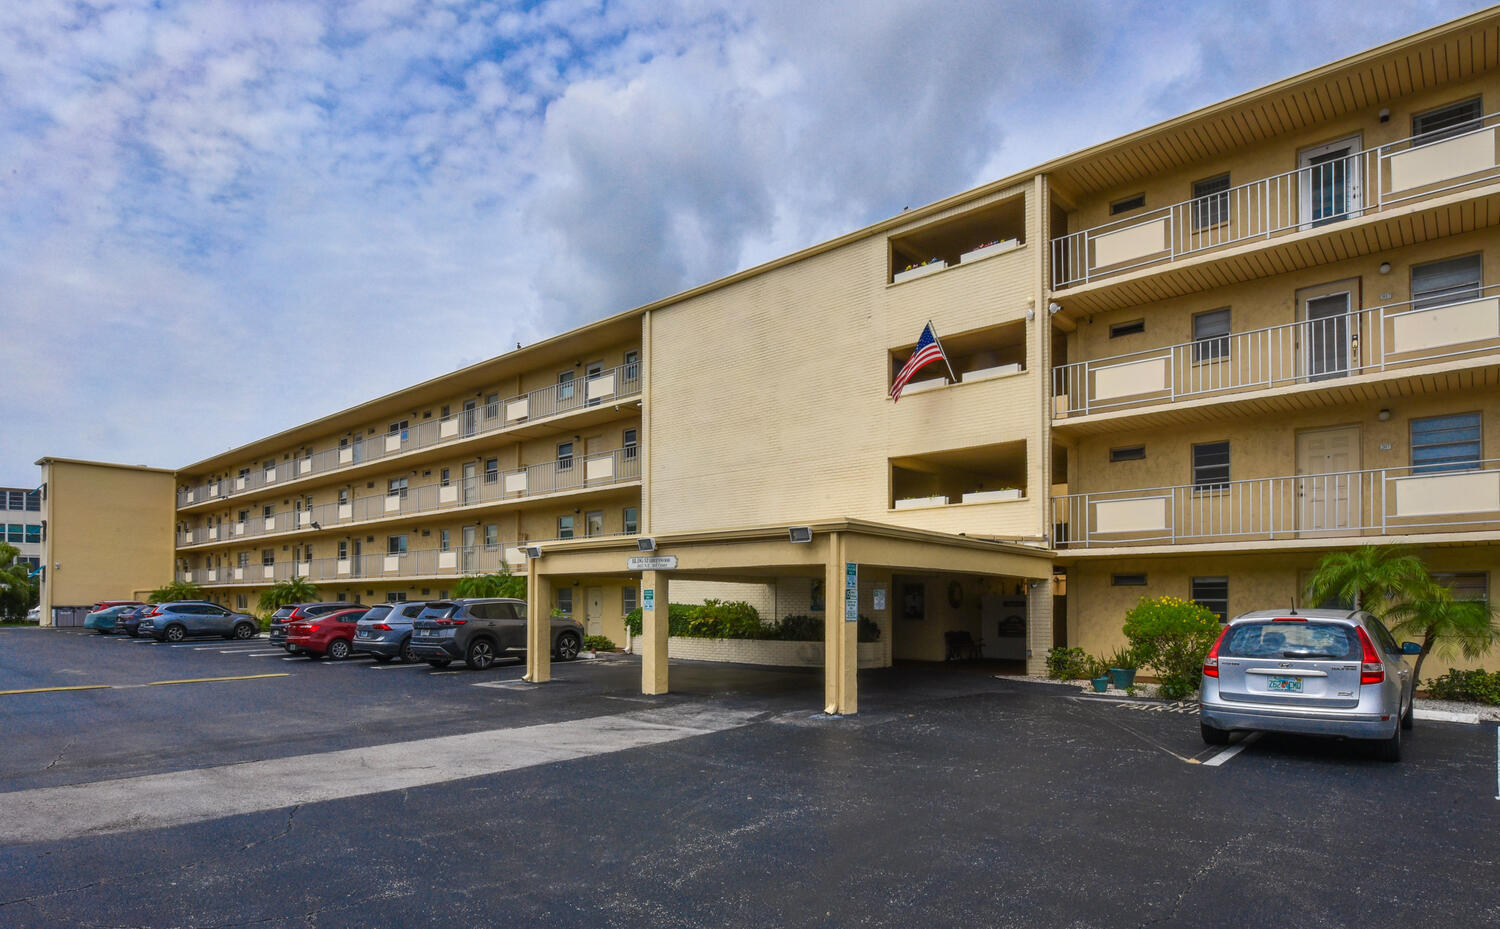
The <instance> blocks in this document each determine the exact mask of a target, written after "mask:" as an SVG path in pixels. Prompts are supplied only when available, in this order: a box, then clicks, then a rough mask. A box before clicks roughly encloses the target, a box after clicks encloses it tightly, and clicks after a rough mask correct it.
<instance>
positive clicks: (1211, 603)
mask: <svg viewBox="0 0 1500 929" xmlns="http://www.w3.org/2000/svg"><path fill="white" fill-rule="evenodd" d="M1191 599H1192V601H1193V602H1194V603H1196V604H1198V605H1199V606H1202V607H1207V608H1208V609H1210V610H1213V611H1214V615H1215V616H1217V617H1219V622H1221V623H1222V622H1228V620H1229V578H1227V577H1195V578H1193V583H1192V598H1191Z"/></svg>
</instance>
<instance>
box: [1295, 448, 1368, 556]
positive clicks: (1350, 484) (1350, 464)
mask: <svg viewBox="0 0 1500 929" xmlns="http://www.w3.org/2000/svg"><path fill="white" fill-rule="evenodd" d="M1359 457H1360V456H1359V427H1358V426H1342V427H1340V428H1337V429H1316V430H1310V431H1307V432H1299V433H1297V529H1298V532H1299V534H1300V535H1320V534H1333V533H1338V532H1340V531H1347V530H1349V529H1354V528H1358V527H1359V525H1360V521H1361V512H1360V502H1361V499H1362V497H1363V494H1362V493H1361V490H1362V487H1361V483H1360V482H1361V479H1362V475H1360V474H1359V473H1358V471H1359Z"/></svg>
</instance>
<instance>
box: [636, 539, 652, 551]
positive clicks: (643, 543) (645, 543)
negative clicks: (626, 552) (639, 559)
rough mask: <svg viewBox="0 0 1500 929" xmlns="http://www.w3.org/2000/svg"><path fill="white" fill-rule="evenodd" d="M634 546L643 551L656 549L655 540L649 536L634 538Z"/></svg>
mask: <svg viewBox="0 0 1500 929" xmlns="http://www.w3.org/2000/svg"><path fill="white" fill-rule="evenodd" d="M635 547H636V548H638V549H640V550H641V551H643V552H654V551H656V540H655V539H651V538H640V539H636V540H635Z"/></svg>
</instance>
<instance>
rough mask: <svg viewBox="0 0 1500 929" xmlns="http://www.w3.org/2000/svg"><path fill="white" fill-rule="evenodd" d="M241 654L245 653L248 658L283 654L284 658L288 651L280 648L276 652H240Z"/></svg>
mask: <svg viewBox="0 0 1500 929" xmlns="http://www.w3.org/2000/svg"><path fill="white" fill-rule="evenodd" d="M239 654H241V655H244V656H245V657H246V658H270V657H271V656H272V655H281V656H282V657H283V658H284V657H286V652H283V651H281V650H279V649H278V650H277V651H274V652H240V653H239Z"/></svg>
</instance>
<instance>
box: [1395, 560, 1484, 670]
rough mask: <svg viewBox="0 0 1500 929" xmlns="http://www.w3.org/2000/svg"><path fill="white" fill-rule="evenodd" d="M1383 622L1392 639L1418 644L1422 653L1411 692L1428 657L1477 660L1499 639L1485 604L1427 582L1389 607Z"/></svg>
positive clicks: (1418, 659) (1416, 664) (1417, 662)
mask: <svg viewBox="0 0 1500 929" xmlns="http://www.w3.org/2000/svg"><path fill="white" fill-rule="evenodd" d="M1386 619H1387V621H1388V622H1389V623H1390V627H1391V632H1392V634H1394V635H1395V636H1396V637H1398V638H1402V637H1410V638H1421V640H1422V651H1421V652H1420V653H1419V654H1418V655H1417V660H1416V663H1415V665H1414V666H1413V667H1412V672H1411V686H1412V690H1416V688H1417V682H1418V681H1420V680H1421V679H1422V662H1423V661H1425V660H1426V659H1427V655H1428V653H1430V652H1432V651H1434V650H1436V651H1438V652H1440V653H1442V654H1451V653H1452V652H1454V651H1458V652H1461V653H1462V654H1463V655H1464V657H1466V658H1478V657H1479V656H1480V655H1483V654H1484V653H1485V652H1486V651H1488V650H1489V648H1490V646H1491V645H1493V644H1494V642H1495V639H1496V637H1497V636H1500V626H1496V625H1495V614H1494V609H1493V608H1492V607H1491V606H1490V605H1489V604H1488V603H1486V602H1485V601H1483V600H1459V599H1457V598H1456V597H1454V596H1453V591H1451V590H1449V589H1448V588H1447V587H1444V586H1443V585H1441V584H1438V583H1435V582H1433V581H1430V580H1429V581H1428V582H1427V583H1426V584H1425V585H1424V586H1423V587H1421V588H1419V589H1417V590H1413V591H1410V592H1409V593H1408V595H1407V597H1406V598H1405V599H1403V600H1401V602H1399V603H1397V604H1395V605H1394V606H1392V607H1391V608H1390V609H1389V610H1388V611H1387V612H1386Z"/></svg>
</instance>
